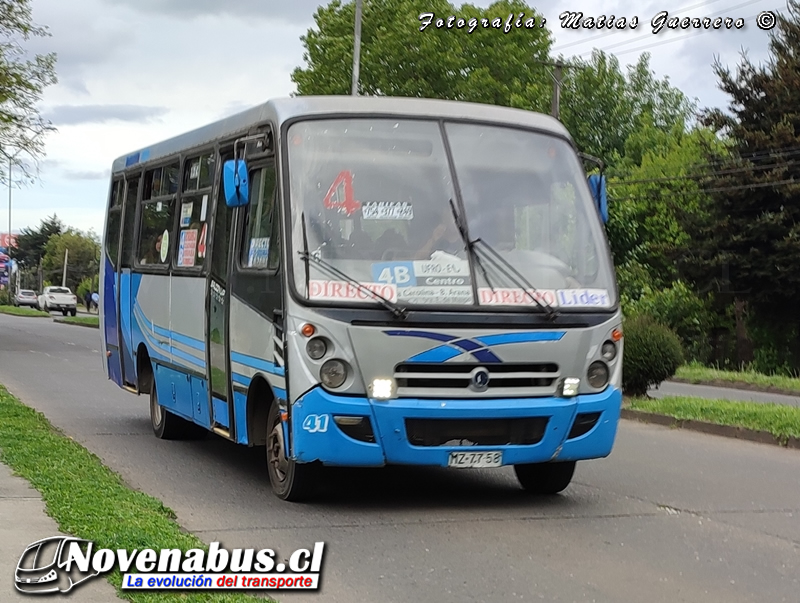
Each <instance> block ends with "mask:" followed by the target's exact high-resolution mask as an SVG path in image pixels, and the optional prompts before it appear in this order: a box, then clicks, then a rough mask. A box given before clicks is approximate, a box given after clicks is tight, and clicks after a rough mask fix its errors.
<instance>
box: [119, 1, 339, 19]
mask: <svg viewBox="0 0 800 603" xmlns="http://www.w3.org/2000/svg"><path fill="white" fill-rule="evenodd" d="M109 3H110V4H116V5H119V6H125V7H128V8H131V9H135V10H137V11H140V12H144V13H147V14H148V15H154V14H163V15H169V16H171V17H178V18H180V19H193V18H197V17H205V16H220V15H225V16H232V17H238V18H241V19H242V20H247V21H252V20H253V19H269V20H273V21H282V22H285V23H291V24H305V23H311V21H312V16H313V14H314V12H315V11H316V10H317V8H318V7H319V6H320V5H321V4H327V2H325V1H321V0H239V1H238V2H220V1H219V0H109Z"/></svg>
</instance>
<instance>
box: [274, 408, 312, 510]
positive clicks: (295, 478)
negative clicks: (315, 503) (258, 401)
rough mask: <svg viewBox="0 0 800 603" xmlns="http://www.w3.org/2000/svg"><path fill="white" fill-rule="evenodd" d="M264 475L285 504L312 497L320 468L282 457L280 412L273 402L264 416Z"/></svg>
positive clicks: (283, 449)
mask: <svg viewBox="0 0 800 603" xmlns="http://www.w3.org/2000/svg"><path fill="white" fill-rule="evenodd" d="M266 448H267V450H266V457H267V472H268V473H269V482H270V485H271V486H272V491H273V492H274V493H275V496H277V497H278V498H280V499H281V500H286V501H289V502H301V501H303V500H308V499H309V498H311V497H312V496H313V495H314V494H316V486H317V484H318V483H319V478H320V474H321V467H320V466H319V465H318V464H317V463H297V462H295V461H293V460H292V459H287V458H286V453H285V450H286V448H285V447H284V442H283V426H282V425H281V411H280V408H279V406H278V402H277V400H273V401H272V404H271V405H270V409H269V414H268V415H267V446H266Z"/></svg>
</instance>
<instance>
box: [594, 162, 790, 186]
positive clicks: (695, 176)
mask: <svg viewBox="0 0 800 603" xmlns="http://www.w3.org/2000/svg"><path fill="white" fill-rule="evenodd" d="M796 165H797V160H793V161H788V162H781V163H771V164H767V165H751V166H748V167H741V168H735V169H730V170H721V171H718V172H706V173H704V174H685V175H683V176H664V177H661V178H646V179H642V180H624V179H621V180H617V181H616V182H614V181H609V183H608V184H609V185H612V184H613V185H617V184H619V185H623V186H625V185H628V184H649V183H653V182H675V181H681V180H701V179H703V178H715V177H717V176H724V175H727V174H737V173H741V172H749V171H752V170H766V169H770V168H780V167H794V166H796Z"/></svg>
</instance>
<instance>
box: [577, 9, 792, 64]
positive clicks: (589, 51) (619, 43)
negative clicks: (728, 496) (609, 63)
mask: <svg viewBox="0 0 800 603" xmlns="http://www.w3.org/2000/svg"><path fill="white" fill-rule="evenodd" d="M762 1H763V0H748V1H747V2H743V3H742V4H737V5H736V6H730V7H728V8H725V9H723V10H721V11H718V12H716V13H714V14H712V15H708V17H703V18H709V19H713V18H716V17H719V16H720V15H723V14H725V13H727V12H730V11H732V10H736V9H737V8H743V7H745V6H750V5H751V4H756V3H758V2H762ZM773 10H778V9H773ZM756 16H757V15H753V16H752V17H747V19H752V18H754V17H756ZM702 32H705V30H701V31H700V32H695V33H702ZM652 37H653V34H652V33H648V34H644V35H641V36H636V37H634V38H631V39H629V40H625V41H624V42H617V43H616V44H611V45H610V46H606V47H605V48H600V49H598V50H600V51H601V52H606V51H608V50H610V49H612V48H617V47H619V46H625V45H626V44H631V43H632V42H637V41H639V40H644V39H645V38H652ZM661 43H663V42H657V43H656V45H657V44H661ZM594 50H595V49H592V50H587V51H585V52H582V53H580V55H579V56H583V55H587V54H588V55H590V54H591V53H592V52H593V51H594ZM625 52H629V51H627V50H626V51H625ZM614 54H622V53H614Z"/></svg>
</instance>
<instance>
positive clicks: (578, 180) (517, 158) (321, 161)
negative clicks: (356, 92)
mask: <svg viewBox="0 0 800 603" xmlns="http://www.w3.org/2000/svg"><path fill="white" fill-rule="evenodd" d="M287 143H288V167H289V175H290V190H289V202H290V204H291V220H292V236H291V244H292V246H293V248H292V251H291V253H292V256H291V257H292V262H293V273H294V286H295V288H296V290H297V291H298V292H299V293H300V295H301V296H302V297H304V298H306V299H310V300H313V301H321V302H328V303H349V302H362V303H367V304H375V303H376V301H375V299H374V296H370V295H369V292H368V291H364V287H356V286H355V285H354V284H352V283H348V281H347V280H343V279H342V278H341V275H346V276H347V277H349V278H350V279H353V280H355V281H357V282H358V283H361V284H363V285H364V286H365V287H367V288H369V289H372V290H373V291H375V292H376V293H379V294H380V295H382V296H383V297H386V298H387V299H390V300H391V301H395V302H398V303H400V304H403V305H404V306H414V305H439V306H470V307H474V306H492V307H497V306H520V305H526V306H536V307H538V306H540V305H541V303H542V302H543V303H544V304H545V305H550V306H554V307H559V308H563V309H570V308H587V307H604V308H610V307H612V306H613V305H615V303H616V300H615V295H616V291H615V287H614V285H613V283H614V281H613V270H612V266H611V262H610V258H609V256H608V252H607V247H606V244H605V240H604V235H603V231H602V226H601V224H600V221H599V219H598V218H597V213H596V209H595V208H594V206H593V203H592V199H591V196H590V193H589V190H588V187H587V185H586V181H585V175H584V173H583V170H582V168H581V165H580V163H579V161H578V158H577V156H576V153H575V152H574V150H573V149H572V148H571V146H570V145H569V144H568V143H567V142H566V141H565V140H562V139H560V138H557V137H554V136H549V135H546V134H542V133H537V132H532V131H528V130H522V129H517V128H511V127H506V126H492V125H484V124H476V123H444V124H443V125H440V123H439V122H436V121H425V120H413V119H384V118H381V119H372V118H356V119H336V120H314V121H304V122H298V123H295V124H293V125H292V126H291V127H290V128H289V132H288V136H287ZM448 149H449V157H450V158H451V159H449V158H448ZM454 213H455V214H458V218H457V217H456V216H455V215H454ZM462 214H463V216H462ZM459 220H461V221H462V222H463V223H465V224H466V226H467V227H468V231H469V233H468V234H469V239H470V240H476V239H480V240H481V243H479V244H477V245H476V246H475V250H476V251H480V250H481V249H480V248H482V247H484V246H485V247H488V250H489V251H491V253H488V252H482V253H468V250H467V248H466V244H465V240H464V237H463V236H462V234H461V233H460V232H459V229H458V222H459ZM304 251H308V253H310V254H311V255H313V256H314V257H316V258H319V259H320V260H322V263H318V262H306V261H305V260H304V259H303V252H304ZM326 265H327V266H329V267H333V268H334V270H333V271H331V270H326ZM337 273H338V274H339V275H340V276H337ZM473 279H476V280H475V282H474V283H473ZM534 298H535V299H534Z"/></svg>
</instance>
